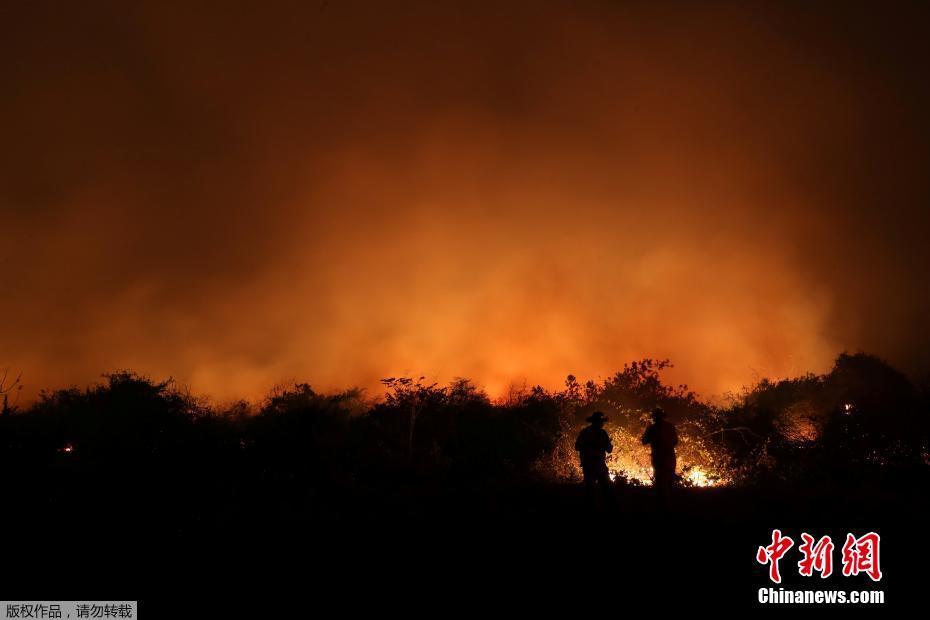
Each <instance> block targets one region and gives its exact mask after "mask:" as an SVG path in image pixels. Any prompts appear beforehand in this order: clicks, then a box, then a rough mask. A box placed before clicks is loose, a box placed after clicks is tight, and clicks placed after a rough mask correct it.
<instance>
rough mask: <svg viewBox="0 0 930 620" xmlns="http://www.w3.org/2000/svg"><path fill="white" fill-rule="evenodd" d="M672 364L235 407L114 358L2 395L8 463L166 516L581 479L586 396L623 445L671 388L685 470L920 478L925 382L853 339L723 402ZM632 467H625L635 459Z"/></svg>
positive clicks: (821, 478)
mask: <svg viewBox="0 0 930 620" xmlns="http://www.w3.org/2000/svg"><path fill="white" fill-rule="evenodd" d="M668 365H669V364H668V362H667V361H663V360H650V359H646V360H641V361H636V362H633V363H631V364H629V365H627V366H625V367H624V368H623V370H621V371H620V372H617V373H616V374H615V375H613V376H611V377H609V378H607V379H606V380H604V381H601V382H593V381H588V382H586V383H581V382H579V381H578V380H577V379H576V378H575V377H573V376H569V377H568V378H567V380H566V382H565V387H564V388H563V389H560V390H556V391H548V390H545V389H543V388H541V387H532V388H514V389H512V390H511V391H510V393H509V394H508V395H507V396H506V397H505V398H502V399H499V400H493V399H491V398H489V396H488V395H487V394H485V393H484V392H483V391H481V390H480V389H478V388H477V387H475V386H474V385H473V384H472V383H471V382H469V381H468V380H465V379H457V380H455V381H453V382H452V383H451V384H449V385H445V386H440V385H436V384H431V383H427V382H424V381H423V379H422V378H421V379H419V380H415V379H411V378H390V379H385V380H384V385H385V390H386V391H385V394H383V395H382V396H381V397H379V398H376V399H369V398H368V397H366V395H365V394H364V393H363V392H362V391H359V390H350V391H346V392H342V393H336V394H321V393H318V392H316V391H315V390H313V389H312V387H311V386H310V385H308V384H304V383H302V384H296V385H292V386H288V387H284V388H279V389H277V390H275V391H274V392H273V393H272V394H270V395H269V396H268V397H267V398H266V399H265V400H264V401H262V402H261V403H259V404H257V405H252V404H249V403H245V402H240V403H236V404H234V405H231V406H227V407H223V408H218V407H216V406H213V405H210V404H209V403H208V402H207V401H206V400H204V399H201V398H198V397H196V396H194V395H192V394H190V393H188V392H186V391H183V390H180V389H179V388H178V387H177V386H176V385H175V384H174V383H173V382H171V381H163V382H157V381H153V380H151V379H148V378H145V377H141V376H138V375H136V374H133V373H131V372H118V373H115V374H111V375H107V376H105V378H104V381H102V382H101V383H100V384H98V385H95V386H91V387H89V388H86V389H78V388H70V389H65V390H56V391H52V392H44V393H42V394H41V396H40V397H39V399H38V400H37V401H36V402H35V403H33V404H31V405H28V406H25V407H21V408H15V407H11V406H9V405H7V406H6V409H5V412H4V415H3V416H2V417H0V466H2V469H0V471H2V473H0V475H2V477H3V481H4V483H5V484H6V486H7V488H8V489H17V490H19V491H20V492H22V493H23V494H24V496H25V497H32V498H48V497H51V498H52V499H50V500H48V501H51V502H80V501H87V498H88V497H108V496H113V497H117V496H118V497H120V501H122V502H124V505H126V506H128V507H129V508H127V509H129V510H146V511H149V512H150V513H151V512H152V511H154V512H155V513H157V514H164V515H165V518H166V519H168V520H169V521H170V520H171V519H173V518H178V519H179V518H181V517H180V516H179V513H178V512H172V509H171V507H172V506H186V507H190V506H209V507H210V511H211V512H210V514H211V515H212V516H211V517H210V518H215V519H222V518H223V515H224V514H227V513H234V512H235V511H236V510H238V509H239V508H238V507H239V506H241V504H242V503H243V502H256V501H258V499H260V500H261V502H263V505H264V506H266V507H267V510H271V511H275V510H276V511H279V512H283V513H285V514H287V513H289V512H293V513H294V514H300V513H305V512H307V511H310V512H314V511H321V512H323V513H325V512H326V511H327V510H335V511H336V512H339V511H341V510H352V509H354V508H353V507H357V504H354V503H353V502H355V501H356V500H357V499H358V498H359V497H364V498H367V499H365V500H358V501H359V502H361V503H362V504H364V502H368V501H369V500H370V498H372V497H375V498H379V499H378V501H382V500H383V502H385V503H387V504H391V503H392V502H393V503H394V504H398V505H399V504H402V503H403V501H404V497H406V495H405V494H415V493H417V492H418V489H422V488H423V487H424V486H426V487H429V485H437V486H438V485H443V486H450V485H451V487H453V488H462V487H479V486H481V485H483V484H491V485H500V484H511V483H512V484H533V483H536V482H543V483H549V482H554V481H555V482H557V481H564V480H569V479H571V478H572V476H573V475H574V474H575V472H576V465H575V463H574V458H575V455H574V454H573V452H572V450H571V441H572V440H573V438H574V436H575V434H576V433H577V431H578V430H579V429H580V428H581V427H582V426H583V425H584V422H583V420H584V418H585V417H587V416H588V415H590V413H591V412H592V411H594V410H602V411H604V412H605V413H607V415H608V416H609V417H610V418H611V420H610V422H609V425H608V430H610V431H611V432H612V433H614V434H615V436H616V437H619V438H620V440H621V445H620V446H619V447H620V450H619V452H620V453H621V454H620V457H619V458H621V459H629V458H632V457H631V454H632V451H633V450H634V449H635V448H636V444H638V436H639V434H640V433H641V429H642V421H643V419H644V416H645V415H646V413H647V412H648V411H649V410H650V409H651V408H652V407H655V406H661V407H663V408H664V409H665V410H666V411H667V412H668V413H669V416H670V419H671V420H672V421H673V422H674V423H675V424H676V425H678V427H679V429H680V431H681V435H682V437H683V441H682V446H681V453H682V455H683V457H682V459H683V460H682V461H680V462H681V463H682V465H681V466H682V470H683V471H682V473H683V475H685V478H684V481H685V484H687V483H688V480H689V478H688V477H687V474H688V471H687V469H688V468H689V467H702V468H703V470H704V473H705V474H706V475H707V476H710V477H711V478H712V482H716V481H723V482H727V483H730V484H734V485H740V484H742V485H753V484H788V485H804V484H815V483H817V484H820V483H824V484H836V485H843V484H858V483H860V482H861V481H862V480H864V479H868V480H904V479H906V480H914V479H918V480H925V478H926V475H927V470H928V459H930V457H928V419H930V416H928V392H927V389H926V386H915V385H914V384H912V383H911V381H910V380H909V379H908V378H907V377H905V376H904V375H903V374H901V373H900V372H898V371H896V370H894V369H893V368H891V367H890V366H888V365H887V364H885V363H884V362H882V361H881V360H879V359H877V358H875V357H873V356H869V355H864V354H856V355H847V354H843V355H841V356H839V357H838V358H837V360H836V363H835V365H834V367H833V369H832V370H831V371H830V372H829V373H826V374H824V375H813V374H811V375H806V376H804V377H799V378H795V379H787V380H782V381H769V380H763V381H761V382H759V383H758V384H756V385H755V386H752V387H751V388H748V389H746V390H745V391H744V393H742V394H740V395H738V396H737V397H735V398H734V399H733V401H732V402H731V403H730V404H727V405H725V406H714V405H711V404H709V403H706V402H704V401H702V400H701V399H700V398H699V397H698V396H697V395H696V394H695V393H693V392H691V391H689V390H688V388H687V387H686V386H674V387H673V386H668V385H665V384H664V383H663V382H662V379H661V375H662V372H663V370H665V369H666V368H667V367H668ZM624 441H625V442H627V443H622V442H624ZM640 449H641V447H640ZM624 450H628V451H629V453H624V452H623V451H624ZM624 463H626V465H624ZM617 467H619V468H621V470H622V468H623V467H632V466H630V465H629V461H623V460H618V461H617ZM621 470H618V481H622V480H624V479H626V477H627V476H628V475H630V471H632V470H627V471H621ZM456 485H457V486H456ZM256 498H258V499H256ZM43 501H46V500H43ZM114 501H115V500H114ZM394 504H392V505H394ZM334 507H338V508H334Z"/></svg>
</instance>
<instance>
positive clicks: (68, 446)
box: [58, 443, 74, 454]
mask: <svg viewBox="0 0 930 620" xmlns="http://www.w3.org/2000/svg"><path fill="white" fill-rule="evenodd" d="M58 451H59V452H64V453H66V454H69V453H71V452H74V444H71V443H66V444H65V445H64V446H63V447H62V448H60V449H59V450H58Z"/></svg>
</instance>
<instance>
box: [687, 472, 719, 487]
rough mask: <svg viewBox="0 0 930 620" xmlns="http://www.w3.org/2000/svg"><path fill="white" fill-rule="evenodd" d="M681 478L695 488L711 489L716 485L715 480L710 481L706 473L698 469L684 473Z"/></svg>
mask: <svg viewBox="0 0 930 620" xmlns="http://www.w3.org/2000/svg"><path fill="white" fill-rule="evenodd" d="M683 478H684V479H685V480H687V481H688V482H690V483H691V485H692V486H696V487H712V486H716V485H717V484H718V481H717V480H714V479H711V478H710V477H709V476H708V474H707V472H705V471H704V470H703V469H701V468H700V467H692V468H690V469H689V470H688V471H687V472H685V474H684V476H683Z"/></svg>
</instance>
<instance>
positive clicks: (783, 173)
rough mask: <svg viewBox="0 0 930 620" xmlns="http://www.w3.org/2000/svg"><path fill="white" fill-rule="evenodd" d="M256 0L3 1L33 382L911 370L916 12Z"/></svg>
mask: <svg viewBox="0 0 930 620" xmlns="http://www.w3.org/2000/svg"><path fill="white" fill-rule="evenodd" d="M250 4H252V5H253V6H251V7H249V8H246V7H242V8H237V7H234V6H232V3H223V5H222V7H215V10H214V11H206V10H202V11H200V10H196V9H192V8H189V7H188V6H187V5H186V4H185V5H184V6H174V7H171V6H169V5H168V4H167V3H151V4H135V3H134V4H133V6H129V5H126V4H125V3H114V4H112V5H110V6H107V5H105V4H101V3H94V4H93V5H90V6H88V5H87V4H86V3H79V4H74V3H72V4H61V3H55V4H54V5H51V6H42V5H41V4H40V3H22V5H21V6H20V5H17V6H13V7H8V8H6V9H5V11H6V15H5V16H4V18H3V19H0V23H2V24H3V25H2V26H0V29H2V32H0V34H2V37H0V40H2V43H0V48H2V50H0V51H2V52H3V53H2V55H0V69H2V74H3V76H4V96H3V97H2V98H0V123H2V128H3V136H4V149H3V152H2V155H0V235H2V236H0V261H2V268H3V273H4V282H3V289H2V290H3V293H2V296H0V319H2V320H0V366H10V367H12V368H14V369H22V370H23V371H24V380H25V382H26V384H27V392H28V393H31V394H34V393H35V391H36V390H37V389H38V388H40V387H57V386H61V385H67V384H70V383H78V384H81V383H84V382H87V381H91V380H94V379H95V378H96V377H97V376H98V374H99V373H100V372H104V371H107V370H113V369H117V368H126V367H128V368H133V369H136V370H138V371H141V372H145V373H149V374H151V375H153V376H156V377H162V376H166V375H173V376H175V377H176V378H178V379H179V380H181V381H182V382H184V383H187V384H190V385H191V386H192V387H193V388H194V389H195V390H196V391H199V392H206V393H210V394H213V395H216V396H217V397H220V398H226V397H234V396H245V397H255V396H258V395H260V394H262V393H263V392H264V391H265V390H266V389H267V388H268V387H269V386H270V385H272V384H274V383H276V382H279V381H283V380H288V379H300V380H308V381H310V382H311V383H313V384H314V385H315V386H317V387H320V388H323V389H326V388H336V387H346V386H351V385H361V386H366V387H373V386H375V385H377V380H378V379H379V378H381V377H386V376H396V375H398V374H415V375H419V374H426V375H427V376H430V377H435V378H437V379H438V380H448V379H451V378H452V377H454V376H467V377H471V378H472V379H474V380H475V381H476V382H477V383H478V384H479V385H482V386H484V387H486V388H487V389H489V390H490V391H491V392H492V393H499V392H501V391H502V390H504V389H505V387H506V385H507V384H508V383H510V382H512V381H516V382H520V381H522V380H524V379H526V380H528V381H530V382H534V383H535V382H541V383H543V384H544V385H557V384H559V383H560V382H561V380H562V379H563V378H564V376H565V374H567V373H569V372H573V373H575V374H576V375H578V376H580V377H582V378H587V377H597V376H603V375H605V374H608V373H611V372H612V371H614V370H616V369H618V368H619V367H620V366H622V364H623V363H624V362H625V361H628V360H630V359H634V358H638V357H642V356H651V357H669V358H671V359H672V360H673V361H675V362H676V364H677V367H676V369H675V370H674V376H673V377H672V378H673V379H675V380H679V381H682V382H687V383H688V384H690V385H691V386H692V387H694V388H696V389H698V390H700V391H702V392H703V393H705V394H714V393H721V392H723V391H726V390H732V389H737V388H738V387H740V386H741V385H744V384H747V383H749V382H751V381H753V380H754V379H755V378H757V377H759V376H775V377H781V376H785V375H792V374H797V373H803V372H806V371H808V370H810V371H823V370H825V369H826V368H827V367H828V366H829V364H830V362H831V360H832V358H833V357H834V356H835V355H836V354H837V353H838V352H839V351H841V350H844V349H850V350H856V349H865V350H868V351H870V352H875V353H877V354H879V355H882V356H885V357H887V358H889V360H890V361H892V362H894V363H897V364H900V365H902V366H904V367H905V368H907V369H909V370H910V371H912V372H916V373H920V372H924V371H925V370H926V369H927V366H928V365H927V362H928V359H930V357H928V354H927V349H928V345H930V342H928V335H927V332H926V329H925V327H924V325H925V317H926V315H927V312H928V310H930V294H928V292H927V288H926V286H925V283H924V279H925V273H926V270H927V267H928V265H930V257H928V254H930V250H928V246H927V244H926V238H927V232H928V228H930V224H928V215H927V210H926V205H927V203H928V199H930V183H928V179H927V174H926V171H927V170H928V169H930V136H928V133H930V132H928V122H927V120H926V114H925V111H926V109H928V104H930V94H928V81H927V80H926V79H925V75H924V68H923V66H922V59H923V58H925V57H927V52H928V51H930V50H927V47H928V43H927V41H930V38H928V37H927V36H926V35H927V34H928V33H927V32H925V31H926V29H927V28H926V26H925V24H926V23H928V21H927V20H926V19H923V16H922V15H918V14H917V12H918V11H920V10H922V9H920V8H919V7H918V8H913V7H910V6H902V7H899V10H897V11H886V12H885V13H884V14H885V15H891V16H892V17H880V16H877V15H872V14H871V13H870V12H869V11H868V10H866V9H855V10H848V11H845V12H841V13H829V12H827V11H826V9H824V10H823V11H821V12H814V11H813V10H812V9H810V8H809V7H807V6H806V5H805V4H800V5H797V6H793V7H791V6H786V5H782V6H780V7H778V8H769V9H766V10H761V9H759V10H755V9H750V8H747V7H745V6H744V7H742V8H734V7H731V6H727V5H720V6H708V5H706V4H703V3H702V5H701V6H700V7H698V6H697V5H695V6H691V5H682V6H676V7H674V8H668V9H657V8H653V6H652V3H643V4H642V5H639V4H635V3H634V4H627V5H623V6H617V5H615V4H614V3H592V4H587V5H584V3H577V2H573V3H556V2H553V3H538V2H527V3H523V4H519V3H514V4H509V7H508V8H489V7H488V6H482V7H481V8H477V6H476V4H475V3H452V2H445V3H423V4H422V5H401V6H398V5H396V4H395V3H371V4H373V5H374V6H373V7H371V6H365V5H364V4H353V3H342V2H333V3H323V4H319V5H313V4H310V5H308V4H306V3H300V4H294V5H275V6H272V5H271V4H269V3H261V4H260V7H259V5H256V4H254V3H250ZM478 4H480V5H483V4H485V3H478Z"/></svg>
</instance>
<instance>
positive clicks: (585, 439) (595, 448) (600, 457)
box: [575, 411, 614, 506]
mask: <svg viewBox="0 0 930 620" xmlns="http://www.w3.org/2000/svg"><path fill="white" fill-rule="evenodd" d="M587 421H588V422H590V423H591V424H590V425H589V426H586V427H584V428H583V429H581V432H580V433H578V439H577V440H575V450H577V451H578V457H579V459H580V460H581V471H582V473H583V474H584V486H585V490H586V491H587V494H588V499H589V501H590V502H592V503H593V502H594V501H595V500H594V495H595V491H594V487H600V491H601V494H602V495H603V497H604V501H605V503H606V504H607V505H608V506H609V505H610V503H611V495H610V475H609V474H608V472H607V455H608V454H610V453H611V452H613V449H614V447H613V444H611V443H610V435H608V434H607V431H605V430H604V422H606V421H607V416H605V415H604V414H603V413H601V412H600V411H595V412H594V413H593V414H592V415H591V416H590V417H589V418H587Z"/></svg>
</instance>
